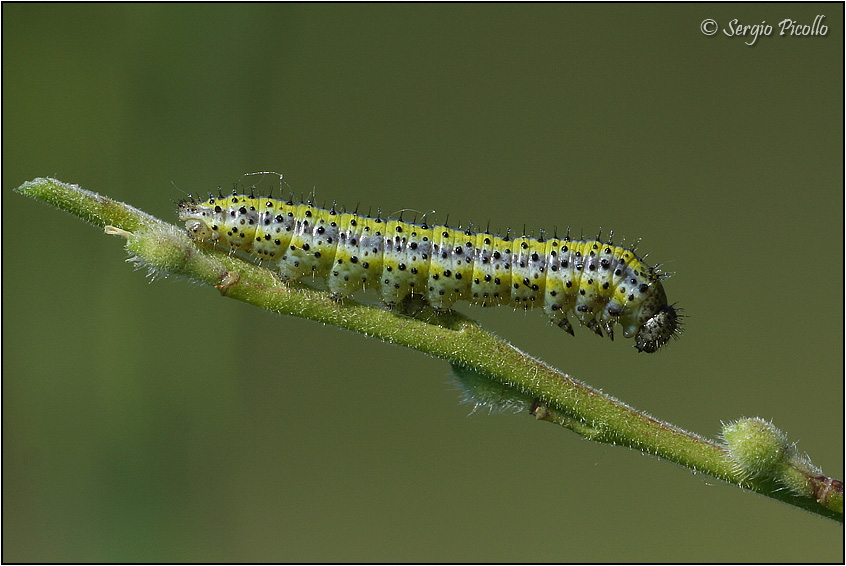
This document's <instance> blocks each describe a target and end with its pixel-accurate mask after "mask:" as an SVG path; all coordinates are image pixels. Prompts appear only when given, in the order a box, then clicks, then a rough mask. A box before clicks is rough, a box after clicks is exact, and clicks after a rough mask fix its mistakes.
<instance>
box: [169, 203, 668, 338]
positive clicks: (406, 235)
mask: <svg viewBox="0 0 846 566" xmlns="http://www.w3.org/2000/svg"><path fill="white" fill-rule="evenodd" d="M179 219H180V220H181V221H184V222H185V226H186V228H187V230H188V234H189V235H190V236H191V238H193V239H194V240H196V241H198V242H212V243H216V244H220V245H223V246H226V247H229V248H230V249H232V250H244V251H245V252H247V253H249V254H251V255H253V256H254V257H256V258H257V259H258V260H260V261H261V262H263V263H270V264H271V265H273V266H274V267H275V268H276V269H277V270H278V273H279V276H280V277H281V278H282V279H283V280H296V279H299V278H300V277H302V276H304V275H308V274H311V275H312V276H314V277H321V278H325V279H326V285H327V287H328V289H329V291H330V292H331V293H332V295H333V297H335V298H336V299H338V300H340V299H342V298H343V297H345V296H348V295H351V294H352V293H354V292H355V291H357V290H359V289H363V288H376V290H377V291H378V293H379V295H380V297H381V299H382V301H384V302H385V304H387V305H388V306H393V305H395V304H397V303H399V302H401V301H403V300H404V299H406V298H407V297H411V296H416V297H421V298H424V299H425V300H426V301H428V302H429V304H430V305H431V306H432V307H433V308H435V309H436V310H448V309H449V308H450V307H451V306H452V304H453V303H455V302H456V301H458V300H465V301H469V302H471V303H475V304H480V305H482V306H494V305H506V304H510V305H516V306H520V307H523V308H525V309H530V308H533V307H540V306H542V307H543V309H544V311H545V312H546V313H547V314H548V315H549V316H550V318H551V319H552V321H553V322H554V323H556V324H557V325H558V326H560V327H561V328H563V329H565V330H566V331H567V332H569V333H570V334H573V327H572V325H571V324H570V321H569V318H568V315H573V316H574V317H575V319H576V320H577V321H578V322H579V323H580V324H582V325H585V326H587V327H588V328H590V329H591V330H593V331H594V332H596V333H597V334H598V335H600V336H602V333H603V331H604V332H605V333H606V334H608V336H609V337H610V338H611V339H612V340H613V338H614V330H613V328H614V325H615V324H617V323H619V324H620V325H621V326H622V327H623V335H624V336H625V337H626V338H631V337H634V339H635V347H636V348H637V349H638V350H639V351H641V352H655V351H657V350H658V349H659V348H661V346H663V345H664V344H666V343H667V341H668V340H669V339H670V338H671V337H677V336H679V335H680V334H681V325H680V320H679V317H680V315H679V314H678V313H677V312H676V309H675V308H673V306H671V305H669V304H667V295H666V294H665V292H664V287H663V285H662V284H661V274H660V273H659V271H658V270H657V269H655V268H653V267H650V266H648V265H647V264H646V263H644V262H643V261H642V260H641V259H640V258H639V257H638V256H637V255H636V254H635V253H634V251H633V250H630V249H626V248H622V247H620V246H616V245H614V244H613V243H611V242H603V241H600V240H571V239H570V238H569V237H565V238H558V237H553V238H541V239H538V238H532V237H527V236H521V237H518V238H509V237H500V236H496V235H494V234H490V233H488V232H473V231H470V230H461V229H455V228H450V227H448V226H442V225H435V226H428V225H426V224H418V223H414V222H405V221H403V220H397V219H387V220H386V219H381V218H371V217H369V216H365V215H361V214H356V213H353V212H340V211H336V210H335V209H334V207H333V208H332V209H325V208H320V207H318V206H315V205H313V204H311V203H295V202H291V201H285V200H280V199H275V198H270V197H264V198H256V197H253V196H245V195H240V194H232V195H231V196H228V197H219V198H209V199H208V200H204V201H195V200H186V201H183V202H181V203H180V204H179Z"/></svg>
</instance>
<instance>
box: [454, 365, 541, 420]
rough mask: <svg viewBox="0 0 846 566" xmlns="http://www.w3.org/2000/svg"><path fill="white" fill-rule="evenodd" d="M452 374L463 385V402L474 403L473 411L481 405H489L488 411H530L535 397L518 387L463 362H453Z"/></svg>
mask: <svg viewBox="0 0 846 566" xmlns="http://www.w3.org/2000/svg"><path fill="white" fill-rule="evenodd" d="M452 374H453V375H454V376H455V381H456V383H457V384H458V385H459V386H460V387H461V389H462V391H463V393H462V399H461V400H462V402H464V403H472V404H473V411H472V412H473V413H475V412H476V411H477V410H478V409H479V408H480V407H482V408H484V407H487V409H488V412H490V413H493V412H497V413H498V412H502V411H513V412H515V413H517V412H520V411H529V410H530V409H531V407H532V401H533V399H532V398H531V397H529V396H528V395H525V394H523V393H520V392H519V391H518V390H517V389H514V388H513V387H509V386H508V385H505V384H504V383H501V382H499V381H496V380H494V379H491V378H489V377H487V376H486V375H484V374H481V373H479V372H477V371H476V370H474V369H472V368H470V367H467V366H463V365H461V364H452Z"/></svg>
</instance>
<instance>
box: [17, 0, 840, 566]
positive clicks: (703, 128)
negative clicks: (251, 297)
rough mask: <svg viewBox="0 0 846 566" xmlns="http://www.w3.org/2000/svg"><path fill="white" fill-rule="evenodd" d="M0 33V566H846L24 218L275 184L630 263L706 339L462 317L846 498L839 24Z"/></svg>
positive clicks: (667, 470) (262, 7)
mask: <svg viewBox="0 0 846 566" xmlns="http://www.w3.org/2000/svg"><path fill="white" fill-rule="evenodd" d="M2 10H3V14H2V15H3V18H2V24H3V87H4V88H3V171H2V175H3V198H2V204H3V207H2V213H3V233H2V236H3V239H2V242H3V268H4V269H3V306H4V308H3V338H4V340H3V526H4V528H3V559H4V560H6V561H11V562H16V561H58V562H63V561H106V562H109V561H177V562H183V561H198V562H202V561H248V562H249V561H284V562H298V561H317V562H322V561H483V562H486V561H518V562H526V561H528V562H534V561H565V562H580V561H599V562H605V561H628V562H641V561H645V562H652V561H666V562H679V561H681V562H689V561H694V562H710V561H718V562H739V561H754V562H772V561H788V562H807V561H811V562H817V561H823V562H825V561H833V562H836V561H840V560H842V558H843V544H842V534H843V533H842V527H841V526H840V525H838V524H836V523H834V522H832V521H828V520H825V519H821V518H819V517H817V516H814V515H810V514H806V513H804V512H802V511H799V510H797V509H794V508H792V507H789V506H786V505H782V504H779V503H777V502H774V501H772V500H768V499H765V498H763V497H759V496H756V495H752V494H748V493H744V492H741V491H740V490H738V489H736V488H734V487H731V486H727V485H724V484H721V483H720V482H718V481H716V480H713V479H710V478H707V477H703V476H698V475H694V474H691V473H689V472H688V471H686V470H684V469H681V468H679V467H676V466H673V465H670V464H667V463H665V462H661V461H659V460H657V459H655V458H651V457H643V456H641V455H640V454H639V453H638V452H635V451H630V450H626V449H621V448H615V447H611V446H604V445H598V444H594V443H590V442H585V441H583V440H582V439H580V438H579V437H578V436H576V435H574V434H572V433H570V432H568V431H565V430H564V429H560V428H558V427H555V426H551V425H549V424H546V423H538V422H535V421H534V420H533V419H532V418H530V417H529V416H526V415H510V414H509V415H496V416H487V415H474V416H472V417H470V418H468V416H467V415H468V412H469V408H468V407H467V406H466V405H459V404H458V402H457V399H458V392H457V391H455V390H454V386H452V385H450V384H449V383H448V382H449V376H448V373H449V368H448V365H447V364H446V363H444V362H443V361H440V360H435V359H430V358H426V357H424V356H422V355H420V354H419V353H416V352H413V351H408V350H404V349H401V348H397V347H394V346H390V345H387V344H382V343H379V342H376V341H373V340H369V339H366V338H364V337H362V336H359V335H354V334H351V333H347V332H343V331H340V330H338V329H335V328H329V327H323V326H320V325H318V324H315V323H313V322H309V321H302V320H297V319H292V318H282V317H278V316H274V315H271V314H268V313H265V312H262V311H259V310H257V309H255V308H253V307H250V306H247V305H245V304H241V303H237V302H235V301H231V300H228V299H224V298H221V297H220V295H219V294H218V293H217V292H216V291H215V290H213V289H210V288H204V287H197V286H192V285H190V284H187V283H185V282H180V281H178V282H171V281H167V280H164V281H156V282H154V283H152V284H150V283H149V282H148V280H147V279H146V278H145V273H144V272H140V271H134V270H133V268H132V266H131V265H130V264H127V263H125V262H124V261H123V260H124V259H125V258H126V253H125V252H124V251H123V249H122V243H121V240H120V239H118V238H115V237H106V236H104V235H103V234H102V233H100V232H99V231H98V230H96V229H92V228H91V227H90V226H88V225H85V224H84V223H82V222H80V221H79V220H76V219H74V218H72V217H70V216H68V215H66V214H64V213H61V212H58V211H56V210H53V209H50V208H48V207H46V206H44V205H41V204H39V203H36V202H34V201H31V200H28V199H24V198H22V197H20V196H18V195H15V194H13V193H12V189H13V188H15V187H17V186H18V185H20V184H21V183H23V182H24V181H27V180H30V179H32V178H34V177H37V176H55V177H57V178H59V179H61V180H63V181H66V182H73V183H77V184H80V185H81V186H83V187H84V188H86V189H90V190H93V191H97V192H101V193H104V194H107V195H110V196H112V197H114V198H117V199H119V200H124V201H126V202H129V203H131V204H133V205H136V206H138V207H140V208H142V209H144V210H146V211H148V212H150V213H152V214H155V215H157V216H160V217H162V218H164V219H167V220H170V221H174V220H175V213H174V208H175V204H174V203H175V201H178V200H179V199H180V198H182V197H183V196H184V194H185V193H186V192H188V193H193V194H205V193H206V192H208V191H210V190H211V191H216V190H217V187H219V186H221V187H223V188H224V190H229V189H230V188H232V186H233V184H235V183H238V182H240V181H241V178H242V175H243V174H244V173H247V172H252V171H260V170H274V171H280V172H283V173H284V175H285V182H286V183H287V185H288V187H289V188H290V190H292V191H294V192H295V193H296V194H297V195H300V194H303V195H309V194H311V193H314V194H315V195H316V197H317V200H318V201H322V202H327V203H331V202H333V201H337V202H338V203H341V204H345V205H347V206H350V207H353V206H355V205H356V204H358V203H360V204H361V209H362V210H369V209H370V208H371V207H372V208H373V209H374V210H375V209H376V208H381V210H382V211H383V212H384V213H386V214H391V213H394V212H396V211H399V210H401V209H413V210H419V211H431V210H435V211H437V215H436V217H437V218H440V219H444V218H445V217H446V215H447V214H448V215H449V220H450V222H451V223H452V224H458V223H464V224H466V223H467V222H471V221H472V222H475V223H476V224H483V225H484V224H486V223H487V222H488V221H490V223H491V227H492V228H493V229H496V230H498V231H504V230H505V229H507V228H509V227H512V228H514V229H516V230H518V231H521V230H522V229H523V227H524V226H525V227H526V229H527V230H530V231H536V230H537V229H539V228H547V229H552V228H554V227H558V229H559V231H560V230H561V229H563V228H566V227H567V226H571V227H572V228H573V230H574V231H575V233H576V234H579V233H581V232H582V231H584V233H585V234H586V235H589V236H594V235H595V234H596V233H597V231H598V230H599V228H600V227H602V228H604V229H605V231H606V233H607V230H608V229H614V232H615V240H620V239H622V238H626V239H627V240H628V241H632V240H633V239H637V238H642V243H641V244H640V246H639V251H640V252H641V253H648V254H649V256H648V259H647V261H649V262H651V263H662V264H663V265H664V267H665V269H667V270H669V271H672V272H675V275H674V276H673V277H672V278H671V279H670V280H669V281H668V282H667V283H666V289H667V292H668V294H669V296H670V299H671V301H677V302H678V305H679V306H681V307H682V308H684V309H685V312H686V313H687V314H688V315H689V318H688V319H687V321H686V322H687V331H686V333H685V336H684V338H683V339H682V340H681V341H679V342H676V343H673V344H670V346H669V347H668V348H667V349H666V351H664V352H662V353H660V354H657V355H652V356H649V355H637V354H636V353H635V350H634V349H633V348H632V342H631V341H630V340H618V341H616V342H614V343H610V342H608V341H604V340H599V339H597V338H595V337H594V336H592V335H591V333H590V332H589V331H587V330H584V329H583V330H581V331H579V330H578V329H577V335H576V337H575V338H571V337H570V336H567V335H566V334H564V333H563V332H561V331H560V330H558V329H555V328H552V327H550V326H548V325H547V324H546V322H545V319H544V317H543V315H542V314H540V313H528V314H525V313H523V312H514V311H513V310H512V309H509V308H501V309H492V310H484V311H483V310H482V309H479V308H475V307H469V306H467V305H463V306H462V307H461V310H462V311H463V312H465V313H466V314H469V315H471V316H474V317H477V318H479V319H481V320H482V321H483V322H484V323H485V324H486V325H487V326H489V327H490V328H491V329H493V330H494V331H496V332H497V333H498V334H500V335H502V336H504V337H506V338H508V339H510V340H511V341H512V342H514V343H515V344H516V345H517V346H519V347H521V348H524V349H526V350H527V351H529V352H530V353H532V354H534V355H536V356H538V357H540V358H542V359H544V360H546V361H548V362H549V363H551V364H553V365H554V366H556V367H559V368H561V369H563V370H565V371H567V372H570V373H571V374H572V375H574V376H576V377H577V378H579V379H582V380H585V381H587V382H589V383H591V384H593V385H595V386H597V387H600V388H602V389H603V390H604V391H606V392H608V393H610V394H612V395H614V396H616V397H618V398H620V399H623V400H625V401H627V402H628V403H630V404H632V405H634V406H636V407H638V408H641V409H644V410H647V411H649V412H650V413H651V414H653V415H655V416H657V417H659V418H662V419H666V420H669V421H671V422H673V423H675V424H678V425H680V426H683V427H685V428H688V429H690V430H693V431H695V432H698V433H700V434H703V435H706V436H714V435H716V434H717V433H718V431H719V428H720V421H721V420H722V421H727V420H731V419H735V418H738V417H741V416H755V415H760V416H762V417H765V418H771V419H773V420H774V421H775V423H776V424H777V425H778V426H780V427H782V428H784V429H785V430H786V431H788V433H789V434H790V438H791V439H792V440H798V441H800V442H799V448H800V449H802V450H805V451H807V452H808V453H809V454H810V455H811V457H812V458H813V460H814V462H815V463H816V464H818V465H820V466H822V467H823V469H824V470H825V471H826V472H827V473H828V474H830V475H834V476H836V477H839V478H843V471H844V470H843V339H844V336H843V312H844V305H843V297H844V294H843V280H842V276H843V257H844V254H843V251H844V250H843V204H844V200H843V174H842V172H843V151H844V148H843V137H842V136H843V6H842V5H838V4H822V5H819V4H818V5H814V4H802V5H790V4H778V5H776V4H771V5H761V4H749V5H736V4H721V5H707V4H697V5H693V6H689V5H594V4H578V5H567V4H563V5H562V4H556V5H468V4H459V5H420V4H409V5H394V4H391V5H287V4H286V5H275V4H270V5H268V4H258V5H257V4H248V5H230V4H224V5H219V4H218V5H202V4H200V5H197V4H191V5H159V4H137V5H134V4H119V5H108V4H107V5H101V4H98V5H86V4H71V5H58V4H41V5H33V4H8V3H7V4H4V5H3V7H2ZM818 14H824V15H825V16H826V19H825V24H826V25H827V26H828V34H827V35H826V36H825V37H779V36H778V35H777V34H778V29H775V30H774V32H773V36H771V37H762V38H759V40H758V42H757V45H755V46H754V47H748V46H746V45H744V43H743V42H744V38H739V37H727V36H725V35H724V34H722V33H718V34H717V35H716V36H714V37H707V36H705V35H703V34H702V33H701V31H700V28H699V26H700V22H702V20H704V19H705V18H713V19H714V20H716V21H717V22H718V23H720V25H722V26H725V25H726V24H727V23H728V22H729V21H730V20H731V19H733V18H738V19H739V20H740V21H741V22H743V23H760V22H761V21H762V20H766V21H767V22H768V23H770V24H772V25H775V24H776V23H777V22H778V21H781V20H782V19H784V18H792V19H794V20H798V21H800V22H803V23H811V22H812V21H813V19H814V16H816V15H818ZM263 182H265V183H267V184H268V186H269V184H272V183H270V181H263ZM276 184H278V182H277V183H276ZM398 368H403V371H410V373H412V374H413V375H416V376H417V377H418V378H417V379H412V380H408V379H402V380H399V379H397V377H396V375H397V369H398ZM408 368H411V369H410V370H409V369H408Z"/></svg>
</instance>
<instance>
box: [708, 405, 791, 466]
mask: <svg viewBox="0 0 846 566" xmlns="http://www.w3.org/2000/svg"><path fill="white" fill-rule="evenodd" d="M723 439H724V440H725V442H726V447H727V448H728V450H729V453H730V454H731V459H732V460H733V461H734V462H735V463H736V464H737V465H738V467H740V469H741V470H743V471H744V472H747V473H749V474H752V475H769V474H772V472H773V471H774V470H775V468H776V467H777V466H778V464H780V463H781V462H782V461H783V460H784V459H785V455H786V454H787V452H788V451H789V445H788V443H787V435H786V434H785V433H784V432H782V431H781V430H779V429H778V428H776V427H775V426H774V425H773V424H772V423H771V422H768V421H765V420H764V419H761V418H758V417H755V418H752V419H740V420H738V421H735V422H733V423H729V424H726V425H723Z"/></svg>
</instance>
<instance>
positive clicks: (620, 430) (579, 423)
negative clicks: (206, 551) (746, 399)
mask: <svg viewBox="0 0 846 566" xmlns="http://www.w3.org/2000/svg"><path fill="white" fill-rule="evenodd" d="M16 190H17V192H19V193H21V194H23V195H26V196H30V197H33V198H36V199H38V200H42V201H44V202H46V203H48V204H51V205H53V206H55V207H57V208H59V209H62V210H65V211H67V212H70V213H72V214H75V215H77V216H79V217H80V218H82V219H84V220H86V221H88V222H91V223H93V224H95V225H97V226H100V227H103V228H106V227H108V228H107V232H108V233H111V234H116V235H120V236H123V237H125V238H127V245H126V247H127V249H128V250H129V251H130V252H131V253H132V254H134V259H135V261H136V262H137V263H139V264H141V265H144V266H146V267H148V268H149V269H150V270H151V272H153V273H161V274H165V273H166V274H174V275H182V276H187V277H190V278H191V279H194V280H196V281H200V282H203V283H206V284H209V285H212V286H215V287H216V288H218V289H219V290H220V292H221V293H222V294H223V295H225V296H227V297H230V298H233V299H237V300H240V301H244V302H247V303H250V304H253V305H256V306H258V307H261V308H263V309H266V310H269V311H272V312H277V313H280V314H286V315H292V316H298V317H302V318H308V319H311V320H315V321H318V322H323V323H326V324H332V325H335V326H338V327H341V328H346V329H348V330H352V331H354V332H359V333H362V334H365V335H367V336H373V337H375V338H379V339H380V340H384V341H386V342H390V343H393V344H400V345H403V346H407V347H409V348H413V349H416V350H419V351H421V352H424V353H426V354H429V355H431V356H435V357H438V358H443V359H445V360H448V361H450V362H451V363H452V364H454V365H458V366H462V367H464V368H468V369H469V370H471V371H474V372H477V373H479V374H482V375H483V376H485V377H487V378H489V379H491V380H495V381H497V382H499V383H502V384H504V385H506V386H507V387H508V388H511V389H513V390H515V391H517V392H519V393H520V394H522V395H523V396H528V397H530V398H532V399H534V400H535V402H534V405H533V406H532V414H534V415H535V416H536V417H537V418H538V419H540V420H547V421H550V422H554V423H556V424H559V425H561V426H564V427H567V428H569V429H571V430H573V431H574V432H576V433H578V434H581V435H582V436H584V437H586V438H588V439H590V440H595V441H597V442H604V443H611V444H619V445H623V446H628V447H630V448H634V449H638V450H642V451H643V452H646V453H649V454H653V455H656V456H659V457H661V458H663V459H665V460H669V461H671V462H675V463H677V464H680V465H682V466H685V467H687V468H689V469H691V470H693V471H695V472H697V473H705V474H709V475H711V476H713V477H715V478H718V479H721V480H724V481H726V482H729V483H732V484H735V485H738V486H740V487H743V488H746V489H749V490H752V491H756V492H758V493H761V494H763V495H766V496H768V497H772V498H775V499H778V500H781V501H784V502H787V503H790V504H792V505H795V506H798V507H801V508H803V509H806V510H808V511H811V512H813V513H817V514H819V515H823V516H825V517H829V518H831V519H835V520H838V521H841V522H842V521H843V484H842V482H839V481H838V480H830V478H825V476H821V477H822V478H824V479H825V480H830V481H828V483H826V485H827V486H828V487H827V489H826V491H825V497H820V501H817V500H816V499H815V498H813V497H803V496H798V495H796V494H793V493H792V492H790V491H789V490H785V489H784V488H783V487H782V486H780V485H779V484H778V483H777V482H773V481H772V480H771V479H770V478H756V477H750V475H749V474H748V473H745V472H743V471H742V470H740V469H738V467H737V466H736V465H734V463H733V462H732V461H731V459H730V458H729V454H728V451H727V449H726V448H725V447H724V446H723V445H722V444H719V443H717V442H715V441H711V440H706V439H704V438H702V437H699V436H697V435H695V434H693V433H690V432H687V431H684V430H682V429H680V428H678V427H675V426H673V425H671V424H669V423H665V422H662V421H660V420H657V419H655V418H652V417H650V416H649V415H647V414H645V413H643V412H640V411H637V410H635V409H633V408H632V407H630V406H628V405H626V404H625V403H623V402H621V401H618V400H617V399H614V398H613V397H610V396H608V395H605V394H604V393H601V392H600V391H598V390H596V389H594V388H592V387H590V386H588V385H587V384H585V383H583V382H581V381H578V380H576V379H574V378H572V377H570V376H569V375H567V374H565V373H562V372H560V371H558V370H556V369H554V368H551V367H549V366H548V365H546V364H545V363H543V362H541V361H539V360H537V359H535V358H532V357H531V356H529V355H527V354H525V353H523V352H521V351H520V350H518V349H517V348H515V347H514V346H512V345H510V344H508V343H507V342H505V341H504V340H502V339H500V338H498V337H496V336H494V335H493V334H491V333H489V332H487V331H485V330H484V329H482V328H481V327H480V326H479V325H478V324H477V323H476V322H474V321H472V320H470V319H468V318H465V317H464V316H462V315H460V314H458V313H454V312H453V313H447V314H437V313H435V312H433V311H432V310H431V309H429V308H424V309H423V310H422V311H421V312H419V313H417V314H415V315H414V316H413V317H412V316H404V315H401V314H397V313H395V312H391V311H388V310H386V309H383V308H379V307H375V306H369V305H364V304H361V303H358V302H356V301H353V300H350V299H344V301H343V302H337V301H334V300H332V299H331V298H330V297H329V294H328V293H326V292H323V291H320V290H317V289H312V288H309V287H307V286H304V285H299V284H293V285H290V284H283V283H282V282H281V281H280V280H279V278H278V277H276V276H275V275H274V273H273V272H271V271H270V270H268V269H265V268H263V267H261V266H258V265H256V264H253V263H251V262H249V261H246V260H243V259H241V258H239V257H238V256H235V255H233V254H230V253H228V252H226V251H224V250H220V249H215V248H205V247H198V246H197V245H196V244H195V243H194V242H193V241H191V240H190V239H189V238H188V236H187V235H186V234H185V231H184V230H181V229H179V228H177V227H175V226H172V225H170V224H167V223H165V222H163V221H161V220H159V219H157V218H155V217H153V216H150V215H148V214H146V213H144V212H142V211H140V210H137V209H135V208H133V207H131V206H129V205H126V204H124V203H120V202H117V201H114V200H111V199H109V198H107V197H103V196H100V195H98V194H96V193H92V192H89V191H85V190H83V189H81V188H79V187H77V186H75V185H69V184H66V183H62V182H60V181H57V180H55V179H44V178H39V179H35V180H33V181H30V182H28V183H25V184H24V185H22V186H21V187H19V188H18V189H16ZM821 481H822V480H821ZM823 483H824V482H823ZM838 489H839V491H838Z"/></svg>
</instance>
